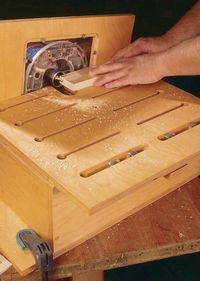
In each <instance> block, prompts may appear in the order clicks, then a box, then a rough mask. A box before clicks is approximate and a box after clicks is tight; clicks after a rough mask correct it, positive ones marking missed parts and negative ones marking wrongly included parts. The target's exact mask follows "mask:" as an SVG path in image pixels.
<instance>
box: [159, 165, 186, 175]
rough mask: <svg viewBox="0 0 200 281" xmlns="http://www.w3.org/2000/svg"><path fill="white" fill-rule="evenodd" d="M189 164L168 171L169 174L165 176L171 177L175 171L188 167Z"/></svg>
mask: <svg viewBox="0 0 200 281" xmlns="http://www.w3.org/2000/svg"><path fill="white" fill-rule="evenodd" d="M187 165H188V164H184V165H182V166H180V167H179V168H177V169H175V170H173V171H172V172H170V173H168V174H167V175H165V176H164V177H165V178H166V179H169V178H170V176H172V175H173V174H174V173H175V172H177V171H179V170H181V169H182V168H184V167H186V166H187Z"/></svg>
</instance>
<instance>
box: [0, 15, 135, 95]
mask: <svg viewBox="0 0 200 281" xmlns="http://www.w3.org/2000/svg"><path fill="white" fill-rule="evenodd" d="M133 24H134V16H133V15H111V16H109V15H105V16H84V17H67V18H46V19H26V20H5V21H0V42H1V45H0V53H1V57H0V65H1V68H0V93H1V94H0V100H5V99H8V98H10V97H16V96H19V95H21V94H22V93H23V88H24V72H25V54H26V45H27V43H28V42H37V41H44V40H45V41H48V40H59V39H68V38H75V37H80V36H82V35H88V34H89V35H94V36H95V38H96V39H95V40H96V43H95V46H96V47H94V48H93V51H95V52H96V54H95V55H93V57H94V60H93V63H98V64H99V63H102V62H105V61H106V60H109V59H110V58H111V57H112V55H113V54H114V53H115V52H116V51H117V50H119V49H120V48H123V47H125V46H126V45H127V44H128V43H129V42H130V40H131V34H132V29H133ZM95 57H96V58H95ZM11 77H12V78H11ZM11 80H12V81H11Z"/></svg>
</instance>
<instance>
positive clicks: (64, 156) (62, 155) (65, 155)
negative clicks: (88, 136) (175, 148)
mask: <svg viewBox="0 0 200 281" xmlns="http://www.w3.org/2000/svg"><path fill="white" fill-rule="evenodd" d="M119 134H120V132H116V133H113V134H109V135H107V136H105V137H103V138H101V139H98V140H96V141H93V142H90V143H88V144H86V145H83V146H80V147H78V148H76V149H74V150H72V151H69V152H67V153H63V154H58V155H57V158H58V159H60V160H64V159H66V158H67V156H69V155H71V154H73V153H75V152H78V151H81V150H83V149H85V148H88V147H90V146H92V145H95V144H97V143H100V142H102V141H104V140H107V139H109V138H111V137H114V136H116V135H119Z"/></svg>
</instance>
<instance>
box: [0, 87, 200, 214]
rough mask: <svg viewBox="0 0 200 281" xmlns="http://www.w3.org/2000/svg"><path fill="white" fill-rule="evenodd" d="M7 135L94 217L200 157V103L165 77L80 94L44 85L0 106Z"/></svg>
mask: <svg viewBox="0 0 200 281" xmlns="http://www.w3.org/2000/svg"><path fill="white" fill-rule="evenodd" d="M176 92H179V98H178V99H177V98H176V95H175V93H176ZM180 93H181V95H182V98H181V95H180ZM188 100H189V101H188ZM0 133H1V135H2V136H4V138H5V139H6V140H7V141H8V142H9V143H10V144H11V146H13V147H15V148H16V149H17V150H18V151H19V152H21V153H22V154H23V155H22V156H21V158H20V159H19V161H23V162H25V163H26V162H27V161H30V160H31V163H30V165H32V169H33V170H37V171H38V172H39V173H40V174H42V175H43V176H46V177H47V178H48V180H49V181H50V182H51V183H52V184H53V185H54V186H56V187H57V188H58V189H60V190H61V191H62V192H64V193H65V194H66V195H68V196H69V197H70V198H71V199H73V201H75V202H76V203H78V204H79V205H81V206H83V207H84V208H85V210H87V211H88V212H89V213H90V214H92V213H95V212H96V211H98V210H101V209H102V208H103V207H106V206H108V205H109V204H111V203H113V202H115V201H116V200H119V199H120V198H122V197H123V196H125V195H128V194H129V193H130V192H132V191H133V190H135V189H137V188H139V187H141V186H143V185H145V184H148V183H151V182H152V181H153V180H155V178H158V177H160V176H163V175H166V174H167V173H170V172H172V171H173V170H175V169H177V168H179V167H180V166H182V165H185V164H186V163H187V162H188V161H189V160H191V159H192V158H194V157H195V156H198V155H199V153H200V147H199V143H200V105H199V102H198V101H197V99H195V98H194V99H192V102H191V97H190V96H189V95H188V96H187V94H185V93H183V92H181V91H180V90H178V89H176V88H174V87H172V86H169V85H167V84H165V83H164V82H160V83H157V84H154V85H151V86H136V87H125V88H122V89H118V90H113V91H108V90H107V91H106V90H105V89H101V88H100V89H98V91H97V89H96V88H93V87H91V88H87V89H86V90H83V91H80V92H79V93H78V94H77V95H75V96H63V95H62V94H60V93H58V92H57V91H56V90H54V89H52V88H45V89H43V90H41V91H38V92H35V93H32V94H29V95H26V96H23V97H21V98H17V99H16V100H11V101H7V102H3V103H2V104H0ZM10 149H12V147H11V148H10Z"/></svg>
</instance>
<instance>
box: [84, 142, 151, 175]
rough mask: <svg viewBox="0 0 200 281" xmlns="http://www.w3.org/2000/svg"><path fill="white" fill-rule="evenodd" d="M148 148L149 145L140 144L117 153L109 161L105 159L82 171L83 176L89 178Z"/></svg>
mask: <svg viewBox="0 0 200 281" xmlns="http://www.w3.org/2000/svg"><path fill="white" fill-rule="evenodd" d="M146 148H147V145H139V146H136V147H134V148H132V149H129V150H127V151H125V152H123V153H121V154H118V155H116V156H115V157H113V158H111V159H108V160H107V161H104V162H102V163H100V164H97V165H96V166H93V167H91V168H89V169H87V170H85V171H83V172H81V173H80V176H81V177H84V178H88V177H90V176H92V175H94V174H96V173H99V172H101V171H103V170H105V169H107V168H110V167H112V166H114V165H117V164H118V163H120V162H122V161H124V160H126V159H128V158H130V157H134V156H135V155H137V154H139V153H141V152H142V151H144V150H145V149H146Z"/></svg>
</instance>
